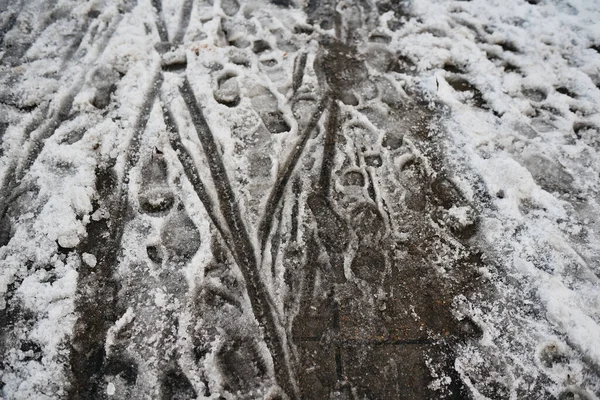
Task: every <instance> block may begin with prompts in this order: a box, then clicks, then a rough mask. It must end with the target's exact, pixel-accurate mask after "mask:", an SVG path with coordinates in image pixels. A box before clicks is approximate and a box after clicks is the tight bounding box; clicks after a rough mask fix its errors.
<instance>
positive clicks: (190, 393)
mask: <svg viewBox="0 0 600 400" xmlns="http://www.w3.org/2000/svg"><path fill="white" fill-rule="evenodd" d="M160 386H161V388H160V393H161V396H160V398H161V399H163V400H188V399H190V400H191V399H196V398H197V397H198V395H197V394H196V391H195V390H194V387H193V386H192V384H191V383H190V380H189V379H188V378H187V376H185V374H184V373H183V372H182V371H181V370H180V369H179V368H176V369H171V370H169V371H167V373H165V375H164V376H163V378H162V379H161V380H160Z"/></svg>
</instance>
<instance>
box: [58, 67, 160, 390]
mask: <svg viewBox="0 0 600 400" xmlns="http://www.w3.org/2000/svg"><path fill="white" fill-rule="evenodd" d="M162 81H163V79H162V74H161V72H160V71H158V72H156V73H155V74H154V77H153V79H152V82H151V84H150V88H149V89H148V91H147V92H146V94H145V96H144V102H143V103H142V107H141V111H140V114H139V115H138V117H137V119H136V122H135V125H134V128H133V135H132V137H131V139H130V142H129V146H128V149H127V153H126V155H125V166H124V171H123V176H122V177H121V179H120V181H119V183H118V184H117V180H116V177H114V176H111V172H110V168H109V169H106V170H104V171H102V170H101V171H100V172H99V175H98V174H97V180H98V181H97V182H96V184H97V186H98V185H99V186H100V187H99V188H97V190H98V192H99V195H100V197H101V198H106V199H110V200H109V204H110V205H111V207H110V208H111V209H112V210H114V211H112V212H111V215H110V223H109V222H107V221H105V220H100V221H97V222H95V223H91V224H90V226H89V228H88V240H86V241H85V242H84V243H82V245H81V246H80V247H79V249H78V250H80V252H81V253H89V254H93V255H94V256H96V259H97V260H98V264H97V265H96V267H95V268H82V270H81V271H80V273H79V277H78V281H77V296H76V300H75V312H76V313H77V314H78V315H79V319H78V321H77V323H76V330H75V333H74V335H73V340H72V343H73V349H72V351H71V358H70V365H71V371H72V373H73V381H72V382H71V390H70V391H69V398H70V399H81V398H95V396H96V395H97V394H98V393H99V392H98V391H99V390H100V389H99V387H98V385H99V383H100V382H101V377H102V376H103V375H104V368H105V364H104V363H105V349H104V343H105V340H106V334H107V332H108V329H110V327H111V326H113V325H114V323H115V322H116V321H117V319H118V318H119V317H120V316H121V315H122V314H123V310H118V308H117V301H118V290H119V283H118V282H117V281H116V280H115V279H114V277H113V273H114V271H115V268H116V267H117V265H118V258H119V257H120V254H121V252H122V246H121V241H122V238H123V233H124V229H125V225H126V224H127V221H128V220H129V219H130V216H129V215H128V204H129V199H128V193H127V192H128V184H129V175H130V172H131V169H132V168H133V167H134V166H135V165H136V164H137V162H138V160H139V148H140V145H141V137H142V134H143V133H144V131H145V129H146V125H147V123H148V120H149V118H150V113H151V111H152V108H153V105H154V102H155V100H156V98H157V96H158V92H159V90H160V87H161V84H162ZM90 293H93V294H94V295H93V296H90ZM99 305H100V307H99Z"/></svg>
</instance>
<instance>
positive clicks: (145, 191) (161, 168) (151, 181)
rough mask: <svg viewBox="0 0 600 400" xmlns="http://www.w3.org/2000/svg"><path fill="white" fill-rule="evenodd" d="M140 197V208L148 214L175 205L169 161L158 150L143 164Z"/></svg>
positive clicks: (161, 211) (163, 210)
mask: <svg viewBox="0 0 600 400" xmlns="http://www.w3.org/2000/svg"><path fill="white" fill-rule="evenodd" d="M141 175H142V179H141V185H140V191H139V193H138V199H139V203H140V208H141V210H142V211H143V212H145V213H148V214H160V213H163V212H166V211H168V210H170V209H171V207H173V203H174V202H175V197H174V196H173V192H172V191H171V189H170V188H169V184H168V183H167V163H166V161H165V160H164V157H163V155H162V153H160V152H158V151H156V152H155V153H154V154H153V155H152V157H150V159H149V160H148V161H147V162H146V163H145V164H144V165H143V166H142V172H141Z"/></svg>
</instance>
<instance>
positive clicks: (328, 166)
mask: <svg viewBox="0 0 600 400" xmlns="http://www.w3.org/2000/svg"><path fill="white" fill-rule="evenodd" d="M339 113H340V108H339V106H338V104H337V102H336V101H335V100H334V101H332V102H331V105H330V107H329V115H328V117H327V124H326V125H325V144H324V146H323V161H322V163H321V176H320V180H319V184H320V186H321V191H322V193H323V196H325V197H327V196H328V195H329V187H330V186H331V173H332V171H333V167H334V163H335V146H336V141H337V136H338V132H337V130H338V129H339Z"/></svg>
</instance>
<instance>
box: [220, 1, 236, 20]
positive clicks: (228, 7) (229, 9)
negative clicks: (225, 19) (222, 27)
mask: <svg viewBox="0 0 600 400" xmlns="http://www.w3.org/2000/svg"><path fill="white" fill-rule="evenodd" d="M221 8H222V9H223V12H224V13H225V15H227V16H230V17H231V16H233V15H235V14H237V12H238V11H239V10H240V3H238V1H237V0H221Z"/></svg>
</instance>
